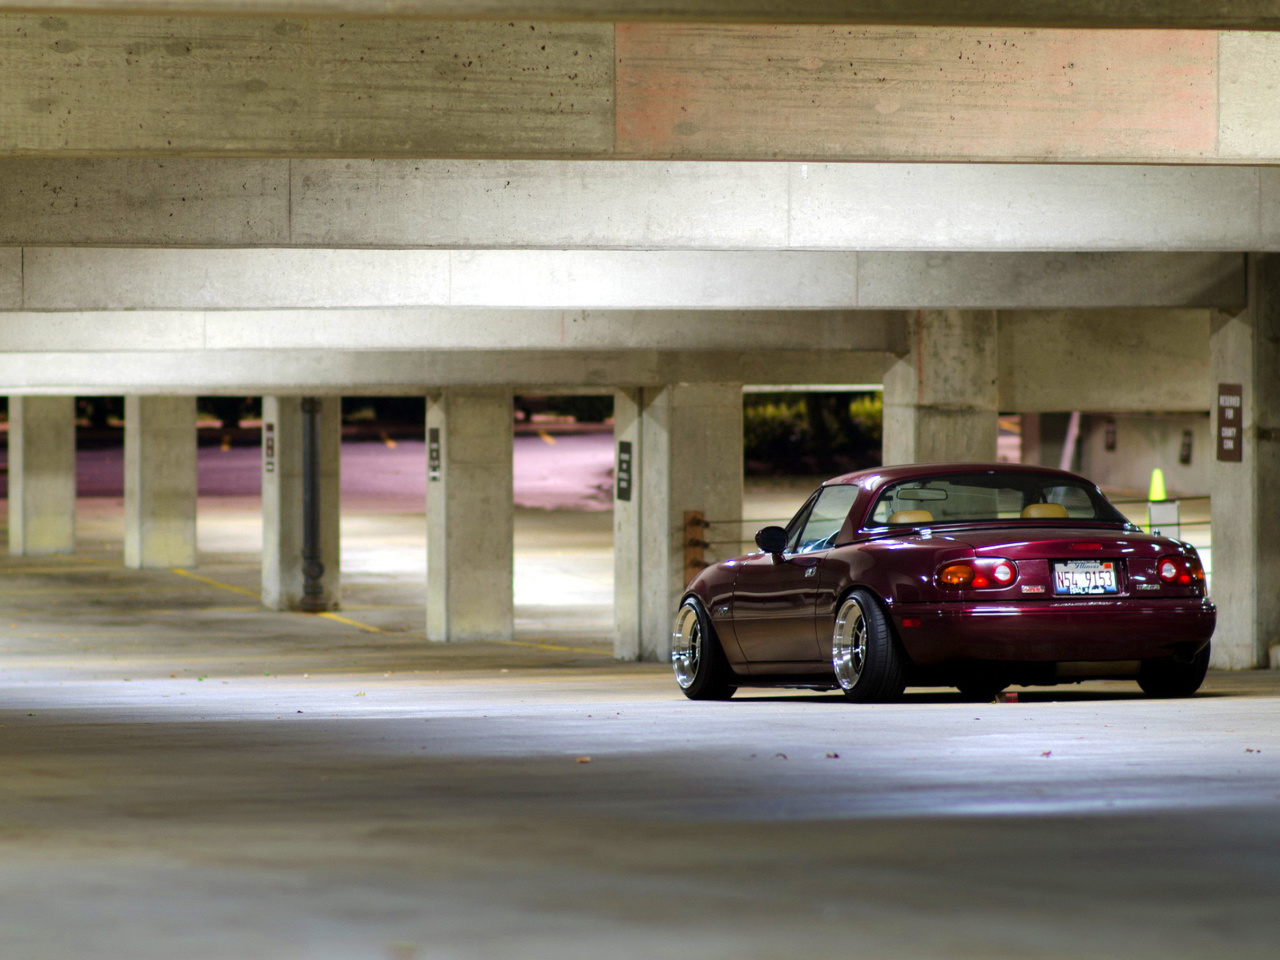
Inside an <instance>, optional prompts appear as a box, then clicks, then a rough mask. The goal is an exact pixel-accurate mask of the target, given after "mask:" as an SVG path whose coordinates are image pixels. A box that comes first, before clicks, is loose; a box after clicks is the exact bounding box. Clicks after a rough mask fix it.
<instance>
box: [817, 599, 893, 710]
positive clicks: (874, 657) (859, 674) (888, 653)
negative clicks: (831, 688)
mask: <svg viewBox="0 0 1280 960" xmlns="http://www.w3.org/2000/svg"><path fill="white" fill-rule="evenodd" d="M831 665H832V667H833V668H834V670H835V674H836V680H837V681H838V682H839V684H840V690H841V692H842V693H844V696H845V699H846V700H851V701H853V702H854V703H887V702H889V701H891V700H897V699H898V698H899V697H900V696H902V691H903V690H904V689H905V688H906V685H907V679H906V678H907V671H906V656H905V655H904V654H903V653H902V651H901V650H900V649H899V648H898V641H897V639H896V638H895V637H894V635H893V628H892V627H891V626H890V625H889V617H888V615H887V614H886V613H885V612H884V608H883V607H882V606H881V605H880V601H879V600H877V599H876V598H875V597H874V596H873V595H872V594H871V593H870V592H869V591H867V590H853V591H852V592H850V594H849V595H848V596H847V597H845V598H844V600H843V601H842V602H841V604H840V608H839V612H838V613H837V614H836V626H835V631H834V633H832V635H831Z"/></svg>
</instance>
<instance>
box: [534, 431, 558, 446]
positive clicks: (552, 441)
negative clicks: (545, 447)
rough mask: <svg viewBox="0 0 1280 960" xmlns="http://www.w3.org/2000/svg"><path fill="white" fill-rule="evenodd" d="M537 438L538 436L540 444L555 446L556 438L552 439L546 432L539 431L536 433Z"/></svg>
mask: <svg viewBox="0 0 1280 960" xmlns="http://www.w3.org/2000/svg"><path fill="white" fill-rule="evenodd" d="M538 436H540V437H541V438H542V442H543V443H549V444H551V445H552V446H553V447H554V446H555V445H556V438H555V437H553V436H552V435H551V434H549V433H547V431H545V430H539V431H538Z"/></svg>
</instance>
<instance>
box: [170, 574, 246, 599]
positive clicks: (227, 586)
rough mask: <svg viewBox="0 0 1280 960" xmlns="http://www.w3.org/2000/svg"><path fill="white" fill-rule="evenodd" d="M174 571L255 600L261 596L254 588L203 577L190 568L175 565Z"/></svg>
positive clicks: (181, 575) (182, 575)
mask: <svg viewBox="0 0 1280 960" xmlns="http://www.w3.org/2000/svg"><path fill="white" fill-rule="evenodd" d="M173 572H174V573H176V574H177V575H178V576H180V577H187V578H188V579H191V580H196V581H198V582H200V583H204V584H207V585H209V586H211V587H217V588H218V589H219V590H230V591H231V592H232V593H239V594H243V595H244V596H246V597H253V598H254V599H255V600H256V599H258V597H259V595H258V594H257V593H255V592H254V591H252V590H246V589H244V587H233V586H232V585H231V584H229V583H222V582H221V581H218V580H210V579H209V578H208V577H202V576H200V574H198V573H192V572H191V571H190V570H179V569H178V568H177V567H174V568H173Z"/></svg>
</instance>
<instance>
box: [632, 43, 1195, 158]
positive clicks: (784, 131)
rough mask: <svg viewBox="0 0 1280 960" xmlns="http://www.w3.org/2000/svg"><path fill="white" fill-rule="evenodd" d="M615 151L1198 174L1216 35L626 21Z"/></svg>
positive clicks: (696, 155) (636, 154) (645, 153)
mask: <svg viewBox="0 0 1280 960" xmlns="http://www.w3.org/2000/svg"><path fill="white" fill-rule="evenodd" d="M615 46H616V56H617V64H616V80H617V93H618V104H617V153H618V155H619V156H637V157H700V158H724V159H773V158H784V159H813V160H909V159H928V160H977V159H990V160H1076V161H1120V162H1124V161H1133V162H1137V161H1165V162H1177V161H1197V160H1202V159H1207V158H1213V157H1214V156H1215V155H1216V152H1217V131H1218V114H1217V66H1218V65H1217V34H1216V33H1215V32H1212V31H1174V30H1132V31H1127V30H1126V31H1122V30H1096V31H1080V30H1015V29H988V30H979V29H953V28H904V27H843V26H841V27H835V26H769V25H764V26H761V25H755V26H722V25H713V24H697V25H679V24H658V23H628V24H619V25H618V26H617V30H616V41H615Z"/></svg>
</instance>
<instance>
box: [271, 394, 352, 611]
mask: <svg viewBox="0 0 1280 960" xmlns="http://www.w3.org/2000/svg"><path fill="white" fill-rule="evenodd" d="M317 401H318V403H319V404H320V409H319V412H318V413H317V417H318V418H319V440H320V458H319V461H320V558H321V563H322V564H323V565H324V575H323V576H322V577H321V601H322V603H323V605H324V608H325V609H326V610H336V609H338V605H339V602H340V600H341V588H342V570H341V567H340V565H339V562H338V561H339V557H340V555H341V547H342V541H341V538H340V536H339V531H338V527H339V517H340V512H341V511H340V506H339V482H340V464H341V460H342V457H341V454H342V398H341V397H319V398H317ZM302 444H303V417H302V397H263V398H262V605H263V606H264V607H266V608H267V609H268V610H298V609H300V606H301V603H302V593H303V590H302V588H303V576H302V541H303V519H304V518H303V509H302V500H303V495H302V486H303V473H302Z"/></svg>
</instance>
